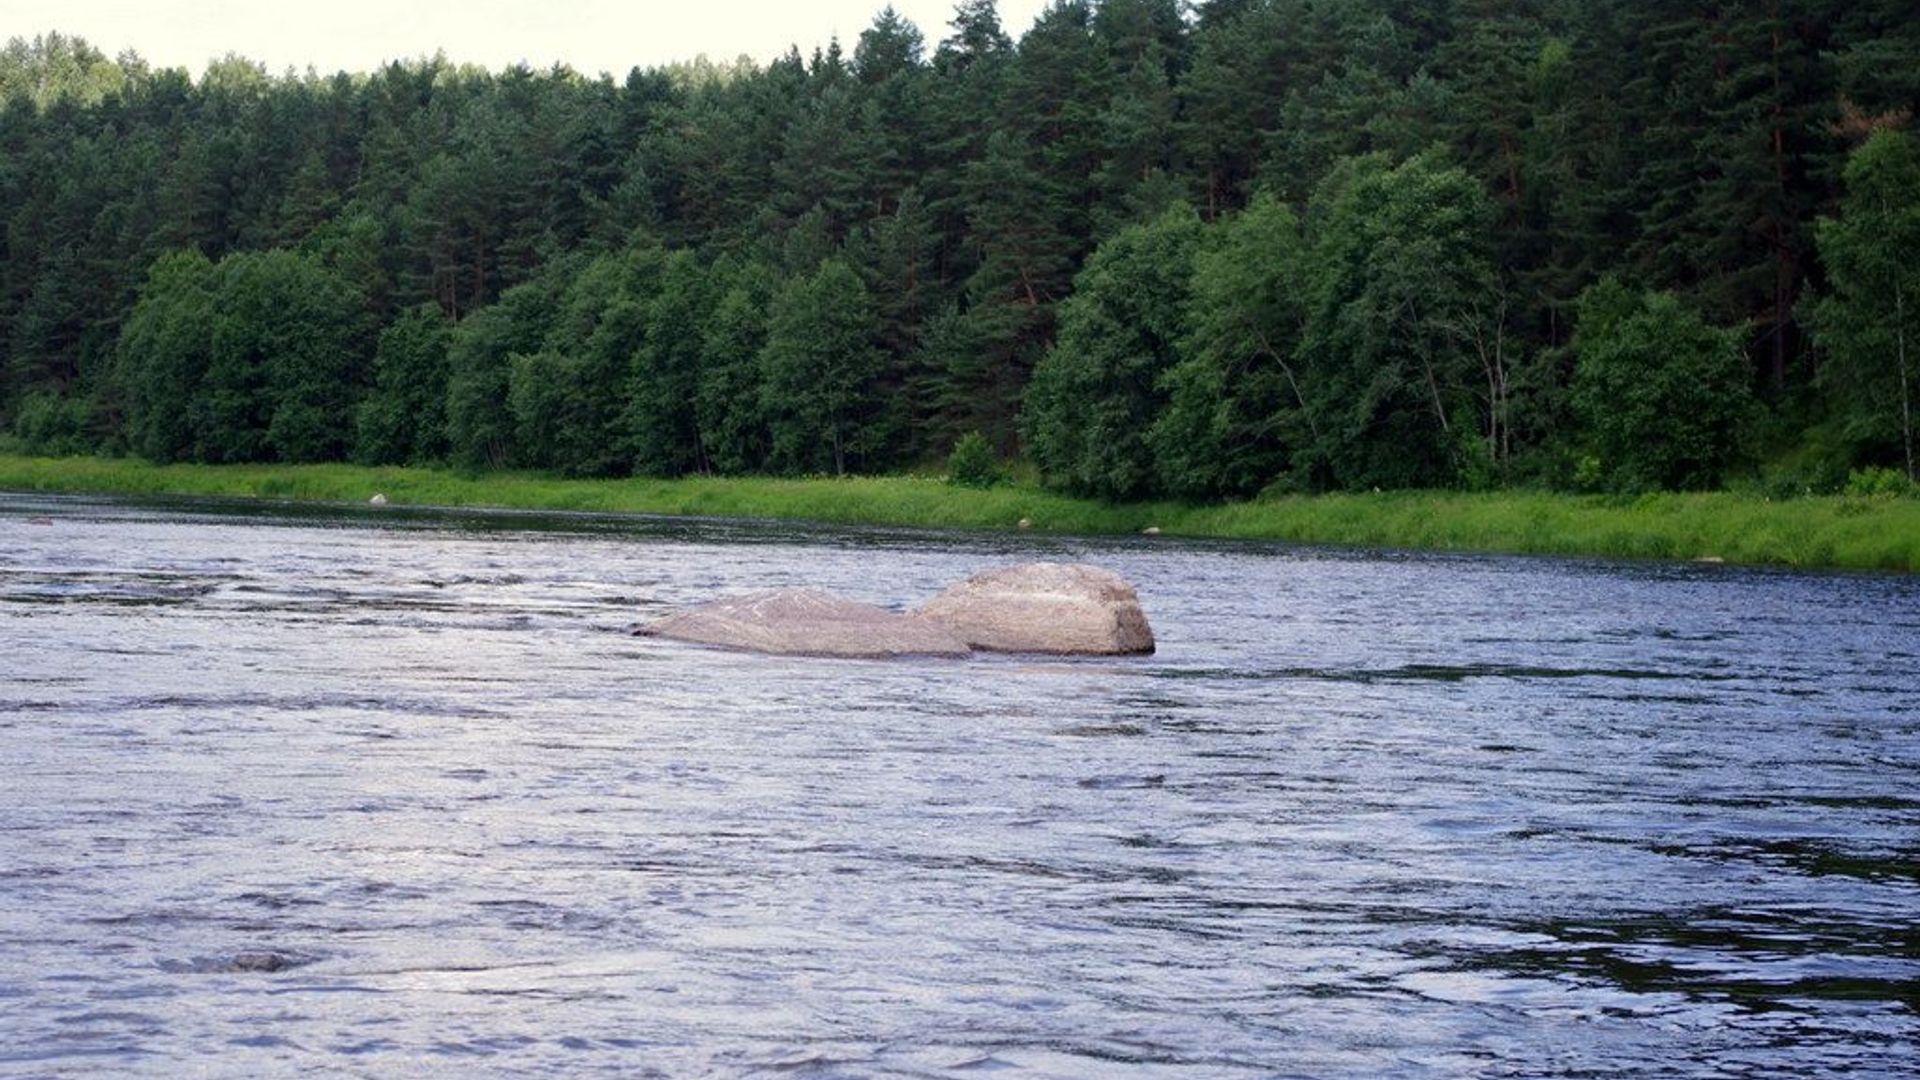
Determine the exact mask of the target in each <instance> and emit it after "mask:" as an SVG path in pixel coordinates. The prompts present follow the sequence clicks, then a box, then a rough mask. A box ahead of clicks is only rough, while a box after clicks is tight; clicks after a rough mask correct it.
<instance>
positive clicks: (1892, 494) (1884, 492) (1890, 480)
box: [1846, 468, 1920, 499]
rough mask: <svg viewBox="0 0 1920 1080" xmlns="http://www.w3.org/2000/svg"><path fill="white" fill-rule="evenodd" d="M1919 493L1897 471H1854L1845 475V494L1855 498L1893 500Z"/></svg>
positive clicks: (1918, 490) (1905, 477) (1872, 469)
mask: <svg viewBox="0 0 1920 1080" xmlns="http://www.w3.org/2000/svg"><path fill="white" fill-rule="evenodd" d="M1916 492H1920V487H1916V486H1915V484H1914V482H1913V481H1912V480H1911V479H1909V478H1908V477H1907V474H1906V473H1903V472H1901V471H1900V470H1899V469H1874V468H1867V469H1855V470H1853V471H1852V472H1851V473H1848V474H1847V487H1846V493H1847V494H1848V495H1852V496H1854V497H1856V498H1867V499H1893V498H1899V497H1902V496H1912V495H1914V494H1915V493H1916Z"/></svg>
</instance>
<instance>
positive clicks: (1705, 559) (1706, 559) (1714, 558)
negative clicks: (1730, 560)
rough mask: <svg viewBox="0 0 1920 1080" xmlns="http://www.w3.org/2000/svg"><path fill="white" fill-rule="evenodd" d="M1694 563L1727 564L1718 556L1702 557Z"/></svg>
mask: <svg viewBox="0 0 1920 1080" xmlns="http://www.w3.org/2000/svg"><path fill="white" fill-rule="evenodd" d="M1693 561H1694V562H1700V563H1723V562H1726V561H1727V560H1725V559H1723V558H1721V557H1720V556H1718V555H1702V556H1700V557H1699V558H1697V559H1695V560H1693Z"/></svg>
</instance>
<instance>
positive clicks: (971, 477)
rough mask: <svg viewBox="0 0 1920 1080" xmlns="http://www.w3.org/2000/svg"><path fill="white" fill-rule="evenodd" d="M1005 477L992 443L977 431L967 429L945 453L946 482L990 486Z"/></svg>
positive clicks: (978, 486)
mask: <svg viewBox="0 0 1920 1080" xmlns="http://www.w3.org/2000/svg"><path fill="white" fill-rule="evenodd" d="M1005 479H1006V474H1005V473H1004V472H1003V471H1002V470H1001V468H1000V461H999V458H997V457H996V456H995V455H994V452H993V444H992V443H990V442H988V441H987V437H986V436H985V435H982V434H981V433H980V432H978V431H969V432H967V433H966V434H965V435H962V436H960V438H959V440H958V441H956V442H955V443H954V444H953V453H951V454H949V455H947V482H948V483H952V484H959V485H960V486H961V487H970V488H990V487H993V486H994V485H995V484H999V483H1001V482H1002V481H1004V480H1005Z"/></svg>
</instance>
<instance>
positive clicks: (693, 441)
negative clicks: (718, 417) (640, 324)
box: [624, 251, 713, 476]
mask: <svg viewBox="0 0 1920 1080" xmlns="http://www.w3.org/2000/svg"><path fill="white" fill-rule="evenodd" d="M712 305H713V298H712V297H711V295H710V294H709V288H708V283H707V273H706V270H705V269H704V268H703V267H701V265H700V262H699V260H698V259H696V258H695V257H694V256H693V254H692V253H691V252H686V251H680V252H675V253H674V254H672V255H671V256H668V257H667V260H666V264H665V266H664V267H663V268H662V269H661V271H660V277H659V291H658V292H657V293H655V294H654V295H653V296H652V297H651V298H649V299H648V300H647V301H645V306H644V310H643V311H642V312H641V313H640V317H641V318H642V319H644V320H645V324H646V329H645V334H644V338H643V340H642V343H641V344H640V347H639V349H638V350H637V351H636V352H635V353H634V354H633V366H632V374H631V376H630V382H629V391H628V395H629V396H628V403H627V412H626V416H625V418H624V422H625V424H626V427H627V431H628V436H629V438H630V439H631V441H632V442H631V444H632V446H633V468H634V471H636V472H641V473H645V474H647V475H649V476H679V475H681V474H683V473H688V472H696V471H697V472H706V471H708V469H709V468H710V465H711V462H710V459H709V457H708V453H707V446H706V439H705V438H704V432H703V431H702V429H701V426H700V411H699V386H700V374H701V366H702V363H703V361H704V357H705V350H706V333H705V331H706V324H707V321H708V318H709V315H710V309H711V307H712Z"/></svg>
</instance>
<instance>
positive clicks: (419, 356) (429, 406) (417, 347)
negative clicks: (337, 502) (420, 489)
mask: <svg viewBox="0 0 1920 1080" xmlns="http://www.w3.org/2000/svg"><path fill="white" fill-rule="evenodd" d="M452 337H453V331H452V326H451V325H450V324H449V323H448V322H447V320H446V317H445V316H443V315H441V314H440V309H439V308H438V307H435V306H433V305H431V304H422V305H420V306H418V307H413V308H409V309H407V310H406V311H403V312H401V313H400V315H399V316H398V317H396V318H395V319H394V321H393V322H392V323H389V324H388V326H387V328H386V329H385V330H383V331H381V333H380V344H379V346H378V347H377V348H376V349H375V350H374V354H373V368H374V386H373V389H372V391H371V392H370V393H369V394H368V395H367V397H366V398H365V399H364V400H362V401H361V402H360V407H359V411H358V413H357V414H356V427H355V431H356V435H355V440H354V452H353V458H354V460H355V461H358V462H360V463H362V464H367V465H398V464H404V463H407V462H418V461H438V460H440V459H442V458H444V457H446V454H447V447H448V443H447V350H448V347H449V345H450V343H451V340H452Z"/></svg>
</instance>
